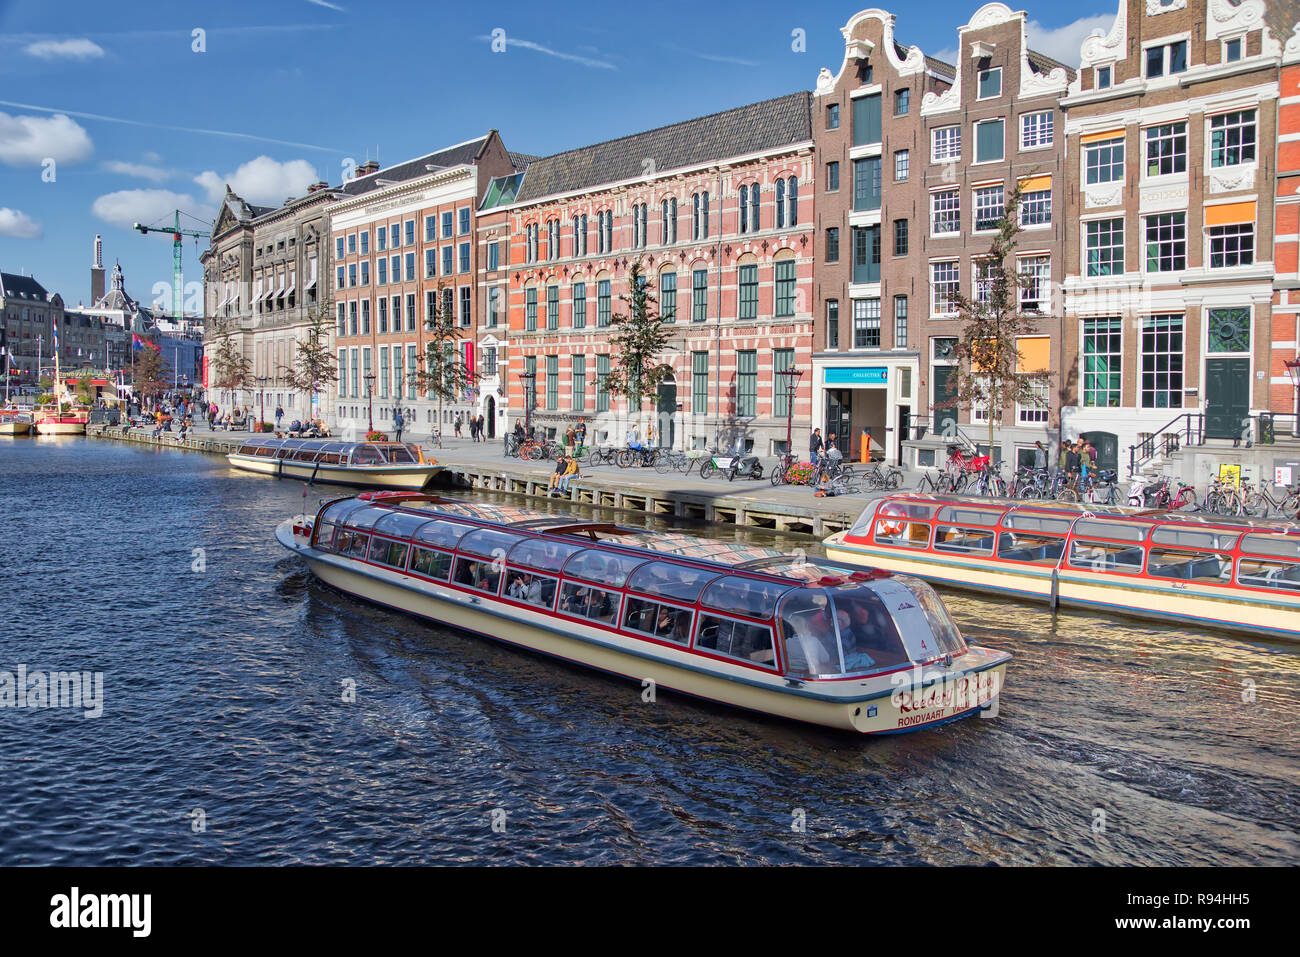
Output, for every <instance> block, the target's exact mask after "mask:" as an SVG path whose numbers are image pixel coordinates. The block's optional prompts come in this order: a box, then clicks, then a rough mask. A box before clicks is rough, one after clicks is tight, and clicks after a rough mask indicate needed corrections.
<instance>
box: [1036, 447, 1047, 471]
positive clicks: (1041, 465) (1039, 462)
mask: <svg viewBox="0 0 1300 957" xmlns="http://www.w3.org/2000/svg"><path fill="white" fill-rule="evenodd" d="M1046 468H1047V448H1046V447H1045V446H1044V445H1043V443H1042V442H1041V441H1039V442H1035V443H1034V469H1035V470H1036V471H1044V470H1046Z"/></svg>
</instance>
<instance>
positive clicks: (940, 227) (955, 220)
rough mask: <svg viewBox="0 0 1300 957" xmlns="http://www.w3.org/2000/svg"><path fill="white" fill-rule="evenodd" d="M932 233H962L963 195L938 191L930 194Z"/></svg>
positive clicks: (952, 190)
mask: <svg viewBox="0 0 1300 957" xmlns="http://www.w3.org/2000/svg"><path fill="white" fill-rule="evenodd" d="M930 232H931V233H933V234H934V235H936V236H938V235H943V234H945V233H959V232H961V193H960V192H959V191H958V190H955V189H938V190H935V191H934V192H933V193H931V194H930Z"/></svg>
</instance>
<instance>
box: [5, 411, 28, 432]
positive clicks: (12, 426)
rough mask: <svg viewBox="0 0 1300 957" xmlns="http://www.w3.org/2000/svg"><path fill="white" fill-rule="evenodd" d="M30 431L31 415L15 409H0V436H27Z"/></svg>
mask: <svg viewBox="0 0 1300 957" xmlns="http://www.w3.org/2000/svg"><path fill="white" fill-rule="evenodd" d="M31 431H32V414H31V413H30V412H20V411H19V410H17V409H0V435H27V434H28V433H29V432H31Z"/></svg>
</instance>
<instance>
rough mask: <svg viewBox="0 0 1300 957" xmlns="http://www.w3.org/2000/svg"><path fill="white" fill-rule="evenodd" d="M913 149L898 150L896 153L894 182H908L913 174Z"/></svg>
mask: <svg viewBox="0 0 1300 957" xmlns="http://www.w3.org/2000/svg"><path fill="white" fill-rule="evenodd" d="M911 163H912V151H911V150H897V151H895V153H894V182H895V183H902V182H906V181H907V178H908V177H909V176H911V175H912V172H911Z"/></svg>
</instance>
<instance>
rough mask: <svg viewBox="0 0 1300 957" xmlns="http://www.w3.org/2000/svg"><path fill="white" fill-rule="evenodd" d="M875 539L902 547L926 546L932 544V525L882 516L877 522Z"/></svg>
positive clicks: (883, 543) (881, 542)
mask: <svg viewBox="0 0 1300 957" xmlns="http://www.w3.org/2000/svg"><path fill="white" fill-rule="evenodd" d="M875 540H876V541H877V542H878V543H880V544H882V545H894V546H898V547H902V548H925V547H926V546H927V545H929V544H930V526H929V525H928V524H926V523H925V522H905V521H902V520H900V519H894V518H881V519H880V520H878V521H877V522H876V538H875Z"/></svg>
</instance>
